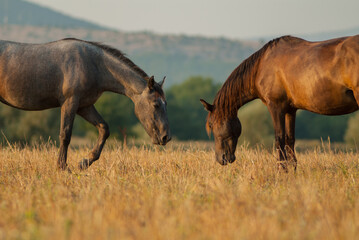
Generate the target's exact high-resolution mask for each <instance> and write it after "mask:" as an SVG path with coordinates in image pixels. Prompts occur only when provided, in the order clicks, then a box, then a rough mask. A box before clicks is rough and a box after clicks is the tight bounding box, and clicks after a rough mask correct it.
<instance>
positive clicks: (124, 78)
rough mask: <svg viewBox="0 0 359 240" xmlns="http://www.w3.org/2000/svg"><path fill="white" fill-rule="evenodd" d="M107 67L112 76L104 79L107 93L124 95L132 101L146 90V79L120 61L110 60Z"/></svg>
mask: <svg viewBox="0 0 359 240" xmlns="http://www.w3.org/2000/svg"><path fill="white" fill-rule="evenodd" d="M106 66H107V70H108V72H109V73H110V76H108V77H106V79H104V85H105V87H104V88H105V91H111V92H115V93H119V94H123V95H125V96H127V97H129V98H131V99H132V98H133V96H134V95H137V94H141V93H142V92H143V90H144V89H145V88H146V81H145V80H144V78H143V77H142V76H141V75H140V74H139V73H137V72H136V71H135V70H133V69H132V68H131V67H129V66H127V65H126V64H125V63H123V62H121V61H120V60H113V59H108V60H107V63H106Z"/></svg>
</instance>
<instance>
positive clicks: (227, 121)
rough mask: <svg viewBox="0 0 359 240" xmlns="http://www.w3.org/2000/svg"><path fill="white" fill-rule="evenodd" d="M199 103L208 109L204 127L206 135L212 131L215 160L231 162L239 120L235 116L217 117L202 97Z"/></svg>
mask: <svg viewBox="0 0 359 240" xmlns="http://www.w3.org/2000/svg"><path fill="white" fill-rule="evenodd" d="M201 103H202V104H203V106H204V107H205V109H206V110H207V111H208V117H207V124H206V129H207V133H208V135H210V134H211V132H213V136H214V144H215V152H216V160H217V162H219V163H220V164H221V165H226V164H227V163H228V162H229V163H233V162H234V161H235V160H236V156H235V151H236V147H237V142H238V138H239V136H240V135H241V131H242V127H241V122H240V121H239V119H238V117H237V116H232V117H228V118H221V117H218V116H216V112H215V111H216V110H215V107H214V106H213V105H211V104H209V103H207V102H206V101H204V100H203V99H201Z"/></svg>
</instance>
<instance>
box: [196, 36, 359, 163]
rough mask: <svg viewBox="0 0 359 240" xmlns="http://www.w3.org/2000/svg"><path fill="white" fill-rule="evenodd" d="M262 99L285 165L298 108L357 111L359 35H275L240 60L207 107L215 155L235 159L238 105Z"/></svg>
mask: <svg viewBox="0 0 359 240" xmlns="http://www.w3.org/2000/svg"><path fill="white" fill-rule="evenodd" d="M257 98H260V99H261V100H262V102H263V103H264V104H265V105H266V106H267V108H268V110H269V112H270V114H271V116H272V120H273V125H274V131H275V146H276V149H277V151H278V154H279V163H280V164H281V165H282V167H283V168H284V169H285V170H287V164H288V163H289V162H292V163H293V165H294V167H295V168H296V165H297V160H296V157H295V153H294V142H295V134H294V129H295V116H296V111H297V110H298V109H304V110H308V111H311V112H314V113H319V114H325V115H341V114H347V113H351V112H354V111H356V110H358V105H359V35H357V36H352V37H343V38H338V39H332V40H328V41H323V42H308V41H305V40H303V39H300V38H295V37H291V36H284V37H281V38H277V39H274V40H272V41H270V42H268V43H267V44H266V45H264V46H263V48H261V49H260V50H259V51H257V52H256V53H254V54H253V55H251V56H250V57H249V58H247V59H246V60H244V61H243V62H242V63H241V64H240V65H239V66H238V67H237V68H236V69H235V70H234V71H233V72H232V73H231V75H230V76H229V77H228V79H227V81H226V82H225V83H224V84H223V86H222V88H221V89H220V90H219V92H218V93H217V95H216V97H215V99H214V103H213V105H211V104H209V103H207V102H206V101H204V100H202V99H201V102H202V104H203V105H204V107H205V108H206V109H207V111H209V114H208V118H207V124H206V128H207V131H208V133H210V132H211V131H213V135H214V140H215V152H216V160H217V161H218V162H219V163H220V164H222V165H225V164H227V163H228V162H229V163H232V162H233V161H234V160H235V149H236V145H237V141H238V137H239V136H240V134H241V124H240V121H239V119H238V118H237V111H238V109H239V108H240V107H241V106H243V105H244V104H246V103H247V102H250V101H252V100H254V99H257Z"/></svg>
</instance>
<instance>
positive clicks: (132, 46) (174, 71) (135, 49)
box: [0, 0, 261, 87]
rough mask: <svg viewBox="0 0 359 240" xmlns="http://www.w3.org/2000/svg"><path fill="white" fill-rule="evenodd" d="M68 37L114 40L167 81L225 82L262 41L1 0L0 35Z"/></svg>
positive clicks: (37, 38) (33, 38) (41, 39)
mask: <svg viewBox="0 0 359 240" xmlns="http://www.w3.org/2000/svg"><path fill="white" fill-rule="evenodd" d="M66 37H75V38H80V39H84V40H89V41H97V42H103V43H105V44H108V45H112V46H114V47H116V48H118V49H120V50H122V51H124V52H125V53H127V54H128V57H129V58H130V59H132V60H133V61H134V62H135V63H136V64H138V65H139V66H140V67H141V68H143V69H144V70H145V71H146V72H147V73H148V74H149V75H155V76H156V77H157V79H160V78H162V77H163V76H167V80H166V85H165V86H166V87H169V86H171V85H172V84H176V83H180V82H182V81H183V80H185V79H186V78H188V77H190V76H193V75H203V76H208V77H212V78H213V79H214V80H216V81H218V82H223V81H225V80H226V78H227V77H228V75H229V74H230V73H231V72H232V71H233V70H234V68H235V67H236V66H237V65H239V64H240V63H241V61H242V60H244V59H245V58H246V57H248V56H249V55H250V54H252V53H253V52H254V51H255V50H257V49H258V48H259V47H260V45H261V44H260V43H258V42H256V41H235V40H228V39H225V38H205V37H191V36H185V35H157V34H153V33H150V32H138V33H125V32H119V31H113V30H107V29H104V28H101V27H100V26H98V25H96V24H92V23H88V22H86V21H82V20H78V19H75V18H72V17H68V16H66V15H63V14H60V13H58V12H55V11H53V10H50V9H47V8H44V7H41V6H38V5H36V4H33V3H29V2H26V1H22V0H0V39H6V40H11V41H19V42H32V43H40V42H49V41H54V40H58V39H62V38H66Z"/></svg>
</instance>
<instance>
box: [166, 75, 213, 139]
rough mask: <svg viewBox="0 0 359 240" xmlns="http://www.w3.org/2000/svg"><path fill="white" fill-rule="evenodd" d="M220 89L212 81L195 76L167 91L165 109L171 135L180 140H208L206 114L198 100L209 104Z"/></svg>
mask: <svg viewBox="0 0 359 240" xmlns="http://www.w3.org/2000/svg"><path fill="white" fill-rule="evenodd" d="M219 88H220V84H215V83H214V82H213V79H211V78H206V77H201V76H195V77H190V78H188V79H187V80H185V81H184V82H183V83H181V84H179V85H174V86H172V87H171V88H170V89H168V91H167V93H166V96H167V104H168V105H167V109H168V117H169V122H170V128H171V132H172V135H173V136H174V137H176V138H177V139H180V140H198V139H208V136H207V133H206V130H205V123H206V116H207V112H206V111H205V110H204V109H203V106H202V104H201V103H200V101H199V99H201V98H203V99H206V100H207V101H209V102H211V101H212V100H213V98H214V96H215V94H216V92H217V91H218V89H219Z"/></svg>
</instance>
